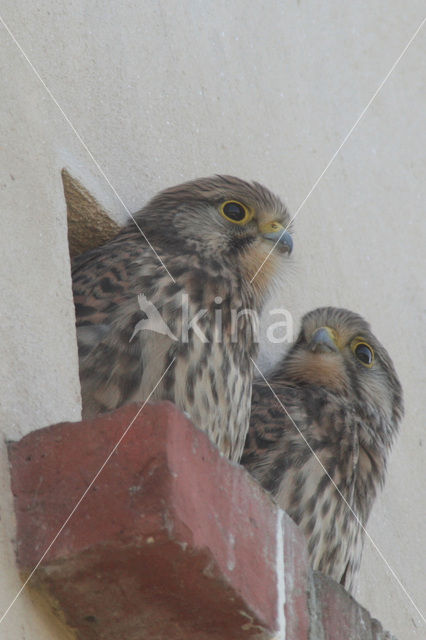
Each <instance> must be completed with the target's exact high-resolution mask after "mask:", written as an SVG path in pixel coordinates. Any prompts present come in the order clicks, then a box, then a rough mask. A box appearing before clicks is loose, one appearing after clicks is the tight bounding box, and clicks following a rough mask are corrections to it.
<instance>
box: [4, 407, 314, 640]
mask: <svg viewBox="0 0 426 640" xmlns="http://www.w3.org/2000/svg"><path fill="white" fill-rule="evenodd" d="M137 410H138V407H137V406H136V405H132V406H128V407H124V408H122V409H120V410H119V411H116V412H115V413H113V414H108V415H104V416H101V417H99V418H98V419H96V420H93V421H88V422H83V423H75V424H71V423H63V424H59V425H54V426H52V427H48V428H45V429H41V430H39V431H36V432H33V433H31V434H29V435H28V436H26V437H25V438H23V439H22V440H21V441H20V442H19V443H13V444H11V445H10V448H9V455H10V461H11V468H12V488H13V493H14V496H15V505H16V513H17V523H18V531H17V558H18V564H19V566H20V568H21V569H22V570H23V571H24V572H28V571H30V570H31V569H32V568H33V567H34V566H35V565H36V564H37V562H38V561H39V559H40V557H41V556H42V554H43V552H44V551H45V550H46V549H47V547H48V546H49V544H50V543H51V541H52V539H53V538H54V536H55V535H56V533H57V531H58V530H59V529H60V527H61V526H62V524H63V523H64V522H65V520H66V519H67V517H68V516H69V514H70V512H71V510H72V509H73V507H74V506H75V505H76V504H77V502H78V501H79V499H80V498H81V496H82V495H83V494H84V492H85V491H86V490H87V487H88V486H89V484H90V482H91V480H92V479H93V477H94V476H95V474H96V473H97V472H98V470H99V469H100V467H101V465H102V464H103V463H104V461H105V460H106V458H107V456H108V455H109V454H110V452H111V451H112V450H113V448H114V446H115V444H116V442H117V441H118V440H119V438H120V437H121V435H122V434H123V433H124V431H125V429H126V428H127V426H128V425H129V424H130V423H131V421H132V420H133V418H134V416H135V414H136V413H137ZM281 517H282V512H280V511H279V510H278V509H277V508H276V506H275V505H273V504H272V502H271V500H270V499H269V498H268V496H267V495H266V494H265V493H264V492H263V491H262V490H261V488H260V487H259V486H258V485H257V484H256V483H255V482H254V481H253V480H252V479H251V478H250V477H249V476H248V474H247V473H246V471H245V470H244V469H242V468H241V467H240V466H238V465H234V464H231V463H230V462H229V461H228V460H226V459H224V458H223V457H222V456H221V455H220V454H219V453H218V451H217V449H216V448H215V447H214V446H213V445H212V444H211V443H210V442H209V440H208V438H207V437H206V436H205V434H204V433H202V432H201V431H199V430H198V429H196V428H195V427H194V426H193V425H192V424H191V423H190V422H189V421H188V420H187V419H186V418H185V417H184V416H183V415H182V414H181V413H180V412H179V411H178V410H177V409H176V408H175V407H174V406H173V405H171V404H170V403H160V404H157V405H147V406H146V407H145V408H144V410H143V412H142V413H141V414H140V415H139V417H138V418H137V419H136V420H135V421H134V424H133V425H132V427H131V428H130V430H129V431H128V433H127V434H126V436H125V437H124V438H123V440H122V442H121V444H120V446H119V447H118V448H117V450H116V451H115V452H114V453H113V455H112V456H111V458H110V460H109V461H108V463H107V464H106V465H105V467H104V468H103V470H102V471H101V473H100V474H99V475H98V477H97V478H96V480H95V482H94V483H93V486H91V487H90V489H89V490H88V491H87V494H86V495H85V497H84V499H83V500H82V501H81V504H80V505H79V507H78V509H77V510H76V511H75V513H74V514H73V515H72V517H71V518H70V520H69V522H68V523H67V524H66V526H65V527H64V529H63V531H62V532H61V534H60V535H59V536H58V538H57V540H56V541H55V543H54V544H53V546H52V547H51V548H50V549H49V551H48V553H47V554H46V556H45V558H44V559H43V561H42V563H41V565H40V567H39V569H38V570H37V572H36V574H35V577H34V578H35V580H34V582H35V584H38V585H39V587H40V588H43V589H44V590H47V591H48V592H49V593H50V595H53V597H54V598H55V600H56V601H57V602H58V603H59V604H60V606H61V608H62V610H63V612H64V614H65V617H66V620H67V622H68V624H69V625H70V626H72V627H74V628H75V629H76V630H77V633H78V637H79V638H82V639H83V638H84V639H92V638H93V639H95V638H97V639H98V638H99V639H105V640H110V639H111V640H112V638H114V639H115V638H126V640H137V639H139V638H146V637H149V638H150V639H154V638H158V639H160V638H166V637H167V638H168V639H173V638H176V639H178V638H179V639H182V640H183V639H184V638H185V639H187V638H194V639H197V640H204V639H207V638H209V639H215V638H217V639H218V640H219V638H220V639H221V640H225V639H227V638H229V639H230V640H237V639H238V638H253V637H255V638H268V637H271V636H272V635H274V633H275V632H276V630H277V628H278V625H279V620H278V617H279V616H278V606H279V603H280V600H279V590H278V578H277V546H279V545H278V544H277V523H278V521H279V519H280V518H281ZM295 529H296V528H295V525H294V524H293V523H292V522H290V521H288V522H287V524H286V526H285V532H286V535H288V544H286V548H287V547H289V546H291V540H292V541H293V542H294V541H297V534H299V535H300V533H299V531H298V530H297V533H295ZM292 531H293V532H292ZM291 532H292V533H291ZM290 564H291V566H293V564H294V566H299V565H298V563H297V562H296V561H294V563H293V560H292V561H291V563H290V562H289V567H288V572H289V573H290V571H291V570H292V569H291V568H290ZM298 570H299V572H301V569H300V567H299V569H298ZM301 573H303V572H301ZM287 582H288V585H289V586H288V590H289V594H290V595H289V598H290V597H291V598H293V595H291V594H292V593H293V591H294V593H295V594H296V595H294V601H295V602H296V603H297V606H298V607H299V608H301V604H300V601H299V598H300V593H301V591H300V589H301V588H302V587H301V584H302V583H301V582H300V580H299V581H297V580H290V579H288V580H287ZM293 585H295V589H296V591H297V593H296V591H295V590H294V589H293ZM292 590H293V591H292ZM290 601H291V600H290V599H289V600H288V602H290Z"/></svg>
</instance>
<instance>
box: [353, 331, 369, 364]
mask: <svg viewBox="0 0 426 640" xmlns="http://www.w3.org/2000/svg"><path fill="white" fill-rule="evenodd" d="M351 349H352V353H353V354H354V356H355V357H356V359H357V360H358V362H360V363H361V364H362V365H363V366H364V367H367V368H368V369H370V368H371V367H372V366H373V364H374V349H373V347H371V346H370V345H369V344H368V342H365V341H364V340H362V339H360V338H355V340H354V341H353V342H352V344H351Z"/></svg>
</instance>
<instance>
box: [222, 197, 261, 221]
mask: <svg viewBox="0 0 426 640" xmlns="http://www.w3.org/2000/svg"><path fill="white" fill-rule="evenodd" d="M220 213H221V214H222V216H223V217H224V218H226V220H229V221H230V222H233V223H234V224H242V225H243V224H247V222H250V220H251V219H252V218H253V211H252V210H251V209H249V208H248V207H246V205H245V204H242V203H241V202H238V201H237V200H227V201H226V202H223V203H222V204H221V205H220Z"/></svg>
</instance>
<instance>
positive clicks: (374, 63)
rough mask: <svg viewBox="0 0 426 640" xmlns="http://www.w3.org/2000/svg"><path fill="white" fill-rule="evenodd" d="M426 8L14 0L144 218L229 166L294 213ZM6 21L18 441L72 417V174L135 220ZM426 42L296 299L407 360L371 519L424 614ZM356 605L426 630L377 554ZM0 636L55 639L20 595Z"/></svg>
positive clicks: (5, 295) (0, 245) (40, 56)
mask: <svg viewBox="0 0 426 640" xmlns="http://www.w3.org/2000/svg"><path fill="white" fill-rule="evenodd" d="M423 14H424V3H423V2H422V1H421V0H413V1H412V2H410V3H407V2H402V0H392V2H384V1H383V2H379V1H374V0H373V1H372V2H368V3H367V2H366V3H341V2H339V1H338V0H334V1H332V0H328V1H327V2H322V3H319V2H314V1H313V0H303V1H301V2H297V1H296V0H293V1H284V0H281V1H278V0H276V1H271V2H267V3H265V2H255V1H254V0H252V1H251V2H249V1H248V0H240V1H235V2H232V3H229V0H227V1H225V0H223V1H216V2H210V1H207V0H198V1H197V0H191V1H190V0H184V1H183V2H182V1H179V2H178V1H174V0H167V1H164V2H153V1H152V2H148V1H146V0H145V1H141V2H136V3H135V2H130V1H129V0H125V1H124V2H109V3H105V2H99V1H92V2H90V3H88V2H86V1H85V0H84V1H83V0H81V1H77V0H74V1H72V0H71V1H69V2H59V3H58V2H52V1H48V0H44V1H43V0H42V1H40V2H37V3H33V4H30V3H28V2H27V3H24V2H17V3H16V2H11V1H9V2H8V1H6V3H3V6H2V17H3V19H4V20H5V22H6V23H7V24H8V26H9V27H10V29H11V31H12V32H13V34H14V35H15V37H16V39H17V40H18V41H19V43H20V44H21V45H22V47H23V48H24V50H25V52H26V53H27V55H28V57H29V58H30V60H31V62H32V63H33V65H34V66H35V67H36V68H37V70H38V71H39V73H40V74H41V76H42V78H43V79H44V81H45V82H46V84H47V86H48V87H49V89H50V90H51V91H52V93H53V94H54V96H55V98H56V100H57V101H58V102H59V103H60V104H61V106H62V107H63V109H64V111H65V112H66V114H67V116H68V117H69V119H70V120H71V122H72V124H73V125H74V127H75V128H76V129H77V130H78V132H79V133H80V134H81V136H82V138H83V139H84V141H85V143H86V144H87V145H88V147H89V148H90V150H91V152H92V153H93V155H94V157H95V158H96V159H97V161H98V162H99V164H100V165H101V166H102V168H103V170H104V171H105V173H106V175H107V176H108V178H109V179H110V181H111V183H112V185H113V186H114V187H115V189H116V190H117V192H118V193H119V194H120V196H121V198H122V199H123V201H124V202H125V204H126V205H127V206H128V207H129V208H130V209H131V210H135V209H137V208H139V207H140V206H141V205H142V204H143V202H144V201H145V200H146V198H147V197H148V196H150V195H152V194H153V193H155V192H156V191H157V190H158V189H160V188H163V187H166V186H168V185H171V184H174V183H177V182H180V181H182V180H185V179H189V178H192V177H196V176H201V175H209V174H212V173H217V172H221V173H223V172H227V173H233V174H236V175H239V176H241V177H243V178H249V179H250V178H255V179H258V180H260V181H262V182H264V183H265V184H266V185H267V186H269V187H270V188H272V189H273V190H275V191H276V192H278V193H279V194H280V195H281V196H282V197H283V198H284V199H285V201H286V202H287V204H288V206H289V208H290V210H291V211H293V212H295V211H296V210H297V208H298V206H299V204H300V203H301V202H302V201H303V199H304V198H305V196H306V195H307V193H308V192H309V190H310V189H311V186H312V185H313V183H314V182H315V180H316V179H317V177H318V176H319V175H320V173H321V172H322V171H323V169H324V167H325V166H326V164H327V162H328V161H329V159H330V158H331V157H332V155H333V154H334V152H335V151H336V149H337V148H338V147H339V145H340V143H341V141H342V140H343V138H344V136H345V135H346V134H347V133H348V131H349V129H350V128H351V126H352V125H353V123H354V122H355V120H356V119H357V117H358V116H359V114H360V113H361V111H362V109H363V108H364V106H365V105H366V103H367V102H368V100H369V99H370V97H371V96H372V94H373V92H374V91H375V90H376V88H377V87H378V85H379V84H380V82H381V81H382V80H383V78H384V76H385V75H386V73H387V72H388V70H389V69H390V67H391V66H392V64H393V63H394V61H395V60H396V58H397V57H398V56H399V54H400V53H401V52H402V50H403V48H404V46H405V45H406V44H407V42H408V40H409V38H410V37H411V35H412V34H413V33H414V31H415V29H416V27H417V26H418V25H419V23H420V22H421V19H422V18H423ZM0 31H1V36H2V38H1V44H0V64H1V69H0V78H1V82H2V85H3V84H4V86H2V87H1V89H0V91H1V96H2V97H1V108H2V117H1V121H0V122H1V125H0V127H1V128H2V130H3V132H2V146H1V150H0V153H1V156H0V158H1V160H0V161H1V173H0V197H1V201H2V213H1V220H2V233H1V235H0V251H1V256H2V259H1V262H0V264H1V267H0V268H1V271H2V283H1V290H0V300H1V332H2V340H1V344H0V376H1V378H0V407H1V408H0V411H1V422H2V429H3V431H4V433H5V434H6V437H9V438H17V437H19V436H20V435H21V434H24V433H26V432H28V431H29V430H31V429H34V428H38V427H42V426H44V425H46V424H49V423H52V422H57V421H59V420H75V419H78V418H79V411H80V405H79V402H80V400H79V386H78V376H77V358H76V348H75V338H74V328H73V308H72V301H71V291H70V276H69V264H68V256H67V243H66V220H65V215H66V214H65V203H64V200H63V195H62V185H61V178H60V170H61V168H62V167H63V166H66V167H68V169H69V170H70V172H71V173H72V174H73V175H75V176H76V177H78V178H80V180H81V181H82V182H83V183H84V184H85V186H86V187H88V188H89V189H90V190H91V191H92V193H93V194H94V195H95V196H96V197H97V198H98V199H99V200H100V201H101V202H102V204H103V205H104V206H105V207H106V208H107V209H109V210H110V211H111V213H112V214H113V216H114V217H115V218H116V219H117V220H124V217H125V213H124V211H123V207H122V206H121V204H120V203H119V202H118V200H117V199H116V198H115V196H114V194H113V193H112V191H111V188H110V187H109V186H108V184H107V182H106V181H105V179H104V177H103V176H102V175H101V174H100V172H99V170H98V169H97V168H96V166H95V165H94V163H93V161H92V160H91V158H90V157H89V155H88V154H87V151H86V150H85V149H84V148H83V146H82V144H81V143H80V142H79V140H78V139H77V138H76V136H75V134H74V132H73V131H72V130H71V128H70V126H69V124H68V123H67V122H66V121H65V119H64V117H63V116H62V114H61V113H60V111H59V110H58V108H57V106H56V105H55V104H54V103H53V101H52V100H51V98H50V97H49V95H48V94H47V93H46V91H45V89H44V88H43V86H42V85H41V83H40V81H39V80H38V79H37V77H36V76H35V74H34V72H33V70H32V69H31V68H30V67H29V65H28V63H27V62H26V61H25V60H24V58H23V57H22V55H21V54H20V52H19V50H18V49H17V47H16V45H15V44H14V42H13V41H12V40H11V39H10V37H9V36H8V35H7V33H6V31H5V30H4V28H3V27H2V26H1V25H0ZM425 43H426V27H425V29H424V30H423V31H422V32H421V33H420V34H419V36H418V37H417V39H416V40H415V42H414V43H413V44H412V46H411V47H410V48H409V50H408V52H407V53H406V55H405V56H404V57H403V59H402V60H401V62H400V64H399V65H398V67H397V68H396V70H395V72H394V73H393V74H392V76H391V77H390V79H389V81H388V82H387V83H386V85H385V86H384V88H383V90H382V91H381V93H380V95H379V96H378V97H377V98H376V100H375V101H374V103H373V104H372V105H371V107H370V109H369V110H368V112H367V114H366V115H365V117H364V118H363V119H362V121H361V122H360V124H359V126H358V127H357V128H356V130H355V131H354V133H353V135H352V136H351V137H350V139H349V140H348V142H347V144H346V145H345V147H344V148H343V149H342V151H341V153H340V154H339V156H338V157H337V159H336V160H335V162H334V163H333V165H332V166H331V167H330V169H329V170H328V171H327V173H326V175H325V176H324V178H323V179H322V180H321V182H320V184H319V185H318V187H317V188H316V190H315V191H314V192H313V194H312V195H311V197H310V198H309V200H308V201H307V202H306V205H305V206H304V207H303V209H302V210H301V212H300V214H299V215H298V218H297V220H296V223H295V229H296V232H295V252H294V266H293V267H292V269H291V271H290V272H289V283H288V285H287V284H286V287H285V295H284V298H283V302H284V304H285V305H286V306H287V307H288V308H289V309H290V310H291V311H292V312H293V313H294V314H295V316H296V318H298V317H299V315H300V313H302V312H304V311H307V310H309V309H312V308H314V307H316V306H318V305H323V304H333V305H338V306H346V307H349V308H351V309H353V310H357V311H359V312H360V313H362V314H363V315H365V316H366V317H367V318H368V319H369V320H370V321H371V323H372V326H373V329H374V330H375V332H376V333H377V335H378V336H379V338H380V339H381V340H382V341H383V343H384V344H385V345H386V347H387V348H388V349H389V351H390V352H391V354H392V356H393V358H394V361H395V364H396V367H397V370H398V372H399V374H400V377H401V379H402V382H403V385H404V388H405V395H406V407H407V412H406V419H405V421H404V425H403V429H402V433H401V436H400V438H399V440H398V442H397V444H396V446H395V451H394V455H393V457H392V460H391V464H390V466H389V476H388V482H387V485H386V488H385V490H384V492H383V494H382V495H381V497H380V499H379V501H378V503H377V505H376V508H375V511H374V513H373V516H372V518H371V521H370V523H369V526H368V529H369V532H370V534H371V536H372V538H373V539H374V541H375V542H376V543H377V545H378V547H379V548H380V550H381V552H382V553H383V556H384V557H385V558H386V560H387V562H388V563H389V565H390V566H391V567H392V569H393V570H394V571H395V573H396V574H397V575H398V576H399V578H400V580H401V581H402V583H403V585H404V587H405V589H406V590H407V592H408V593H409V594H410V596H411V597H412V598H413V600H414V601H415V602H416V604H417V605H418V606H419V607H420V608H423V610H424V609H425V608H426V600H425V593H426V588H425V575H426V565H425V554H424V540H425V536H426V521H425V517H426V516H425V514H426V508H425V507H426V487H425V482H424V477H425V473H424V468H425V465H426V460H425V449H426V443H423V444H422V438H423V434H422V428H423V423H422V418H423V415H424V387H425V384H424V382H425V381H424V366H423V362H424V359H425V344H424V331H422V324H421V310H422V306H424V301H425V291H424V271H425V258H424V232H425V223H424V212H423V203H424V201H425V195H426V193H425V181H424V175H425V169H426V166H425V164H426V163H425V151H424V150H425V148H426V139H425V138H426V136H425V124H424V112H425V98H426V90H425V86H424V82H422V77H423V78H424V73H423V76H422V64H424V58H425ZM422 233H423V237H422ZM422 275H423V278H422ZM422 349H423V350H422ZM265 360H266V357H265V354H264V356H263V359H262V362H265ZM1 465H3V467H2V469H3V470H2V476H1V478H2V479H1V485H0V490H1V492H2V501H3V502H4V508H2V521H3V522H6V529H4V531H5V532H6V533H3V534H2V535H3V537H2V538H1V539H0V543H1V545H2V547H1V549H0V557H2V562H3V563H4V566H2V570H1V572H0V576H1V578H0V581H1V584H0V608H1V610H4V609H5V608H6V607H7V605H8V604H9V602H10V601H11V600H12V598H13V596H14V595H15V593H16V590H17V588H18V586H19V584H20V583H19V580H18V576H17V575H16V573H15V569H14V564H13V551H12V544H11V542H10V538H11V537H12V536H13V526H14V523H13V517H12V514H11V498H10V494H9V493H8V480H7V465H6V460H5V457H4V456H3V457H2V458H1ZM359 599H360V601H361V602H362V603H363V604H365V605H366V606H367V607H368V608H369V610H370V611H371V613H372V614H373V615H375V616H377V617H379V618H380V619H381V621H382V622H383V624H384V625H385V626H386V627H388V628H389V629H391V630H392V631H393V632H394V633H395V634H396V635H398V636H399V638H400V640H406V639H411V638H413V639H414V638H416V639H417V638H418V639H420V638H423V637H424V634H425V627H424V626H422V624H423V625H424V623H422V621H421V619H420V617H419V615H418V614H417V613H416V611H415V609H414V608H413V606H412V604H410V602H409V600H408V597H407V595H406V594H404V592H403V591H402V589H401V587H400V586H399V585H398V584H397V582H396V580H395V579H394V577H392V576H391V575H390V572H389V569H388V568H387V567H386V565H385V563H384V561H383V560H382V559H381V558H380V557H379V556H378V554H377V552H376V551H375V550H374V549H373V548H372V546H371V544H370V543H369V542H367V543H366V550H365V556H364V564H363V572H362V584H361V588H360V594H359ZM4 629H7V633H6V636H5V637H8V638H10V640H17V639H21V638H28V639H31V640H45V639H48V638H54V637H57V636H55V633H54V631H53V630H52V629H51V628H50V627H49V625H48V623H47V622H46V620H45V619H44V617H43V616H42V614H41V613H40V611H39V607H38V606H36V605H34V604H33V603H32V602H31V601H30V600H29V598H28V596H26V595H24V596H22V598H20V599H19V600H18V602H17V603H16V605H15V606H14V607H13V608H12V610H11V611H10V613H9V615H8V617H7V618H6V621H5V623H4ZM2 632H3V629H1V627H0V636H2Z"/></svg>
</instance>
